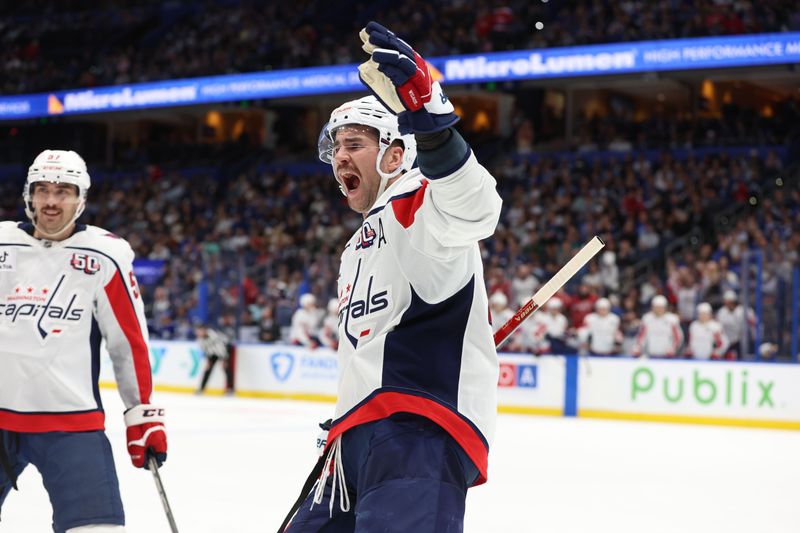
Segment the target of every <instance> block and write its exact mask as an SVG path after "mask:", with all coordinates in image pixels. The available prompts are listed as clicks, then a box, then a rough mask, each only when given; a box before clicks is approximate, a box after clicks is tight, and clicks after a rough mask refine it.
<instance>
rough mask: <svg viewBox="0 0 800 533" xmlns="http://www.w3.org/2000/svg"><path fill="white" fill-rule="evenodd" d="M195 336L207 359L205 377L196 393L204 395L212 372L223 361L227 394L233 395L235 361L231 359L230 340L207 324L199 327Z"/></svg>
mask: <svg viewBox="0 0 800 533" xmlns="http://www.w3.org/2000/svg"><path fill="white" fill-rule="evenodd" d="M195 334H196V335H197V343H198V344H199V345H200V350H201V351H202V352H203V357H204V358H205V368H204V370H203V377H202V379H201V380H200V386H199V387H198V388H197V391H196V393H197V394H203V391H205V389H206V385H207V384H208V378H209V377H211V371H212V370H214V366H216V364H217V362H218V361H221V362H222V368H223V369H224V370H225V394H233V364H232V363H233V361H232V358H231V355H232V353H231V340H230V338H229V337H228V336H227V335H225V334H224V333H222V332H221V331H219V330H216V329H212V328H210V327H208V325H206V324H201V325H199V326H197V328H196V329H195Z"/></svg>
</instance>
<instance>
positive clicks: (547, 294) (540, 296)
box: [494, 236, 605, 348]
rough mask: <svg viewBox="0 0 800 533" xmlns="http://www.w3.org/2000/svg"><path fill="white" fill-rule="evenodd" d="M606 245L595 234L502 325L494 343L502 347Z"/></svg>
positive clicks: (495, 335)
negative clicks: (526, 320) (527, 319)
mask: <svg viewBox="0 0 800 533" xmlns="http://www.w3.org/2000/svg"><path fill="white" fill-rule="evenodd" d="M603 246H605V243H604V242H603V241H602V240H600V237H597V236H595V237H594V238H592V240H590V241H589V242H587V243H586V244H585V245H584V246H583V248H581V249H580V250H579V251H578V253H576V254H575V255H574V256H573V257H572V259H570V260H569V261H567V264H566V265H564V266H563V267H561V270H559V271H558V272H556V274H555V275H554V276H553V277H552V278H550V280H549V281H548V282H547V283H545V284H544V285H542V287H541V288H540V289H539V290H538V291H536V294H534V295H533V298H531V299H530V300H528V301H527V302H526V303H525V305H523V306H522V307H521V308H520V309H519V311H517V312H516V313H515V314H514V316H512V317H511V318H509V319H508V321H507V322H506V323H505V324H503V325H502V326H500V329H498V330H497V331H496V332H495V334H494V345H495V346H496V347H498V348H499V347H500V345H502V344H503V343H504V342H505V341H506V340H507V339H508V338H509V337H510V336H511V334H512V333H514V332H515V331H516V330H517V328H518V327H519V326H520V325H521V324H522V323H523V322H524V321H525V319H526V318H528V317H529V316H531V315H532V314H533V313H534V312H535V311H536V310H537V309H539V308H540V307H542V306H543V305H544V304H545V303H546V302H547V300H549V299H550V298H551V297H552V296H553V295H554V294H555V293H557V292H558V291H559V290H560V289H561V287H563V286H564V285H565V284H566V283H567V282H568V281H569V280H570V279H571V278H572V277H573V276H574V275H575V274H577V273H578V271H579V270H580V269H582V268H583V267H584V266H586V263H588V262H589V261H590V260H591V259H592V258H593V257H594V256H595V255H597V253H598V252H599V251H600V250H601V249H602V248H603Z"/></svg>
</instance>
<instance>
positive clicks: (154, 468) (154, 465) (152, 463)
mask: <svg viewBox="0 0 800 533" xmlns="http://www.w3.org/2000/svg"><path fill="white" fill-rule="evenodd" d="M147 464H148V466H149V467H150V468H149V470H150V472H152V473H153V479H154V480H155V482H156V488H157V489H158V495H159V496H161V503H162V504H163V505H164V512H165V513H166V514H167V520H169V527H170V530H171V531H172V533H178V525H177V524H176V523H175V517H174V516H173V514H172V509H171V508H170V506H169V501H167V493H166V491H164V484H163V483H162V482H161V475H160V474H159V473H158V461H157V460H156V458H155V457H154V456H153V455H150V456H149V457H148V458H147Z"/></svg>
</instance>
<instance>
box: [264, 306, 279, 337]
mask: <svg viewBox="0 0 800 533" xmlns="http://www.w3.org/2000/svg"><path fill="white" fill-rule="evenodd" d="M258 340H259V341H260V342H278V341H280V340H281V329H280V326H279V325H278V321H277V320H275V309H274V307H272V306H270V305H267V306H266V307H264V308H263V311H262V313H261V321H260V322H259V331H258Z"/></svg>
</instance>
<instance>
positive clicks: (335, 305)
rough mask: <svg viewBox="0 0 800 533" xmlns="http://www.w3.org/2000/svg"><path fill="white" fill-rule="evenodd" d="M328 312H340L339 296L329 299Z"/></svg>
mask: <svg viewBox="0 0 800 533" xmlns="http://www.w3.org/2000/svg"><path fill="white" fill-rule="evenodd" d="M328 312H329V313H331V314H334V313H338V312H339V300H338V299H337V298H331V299H330V300H328Z"/></svg>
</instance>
